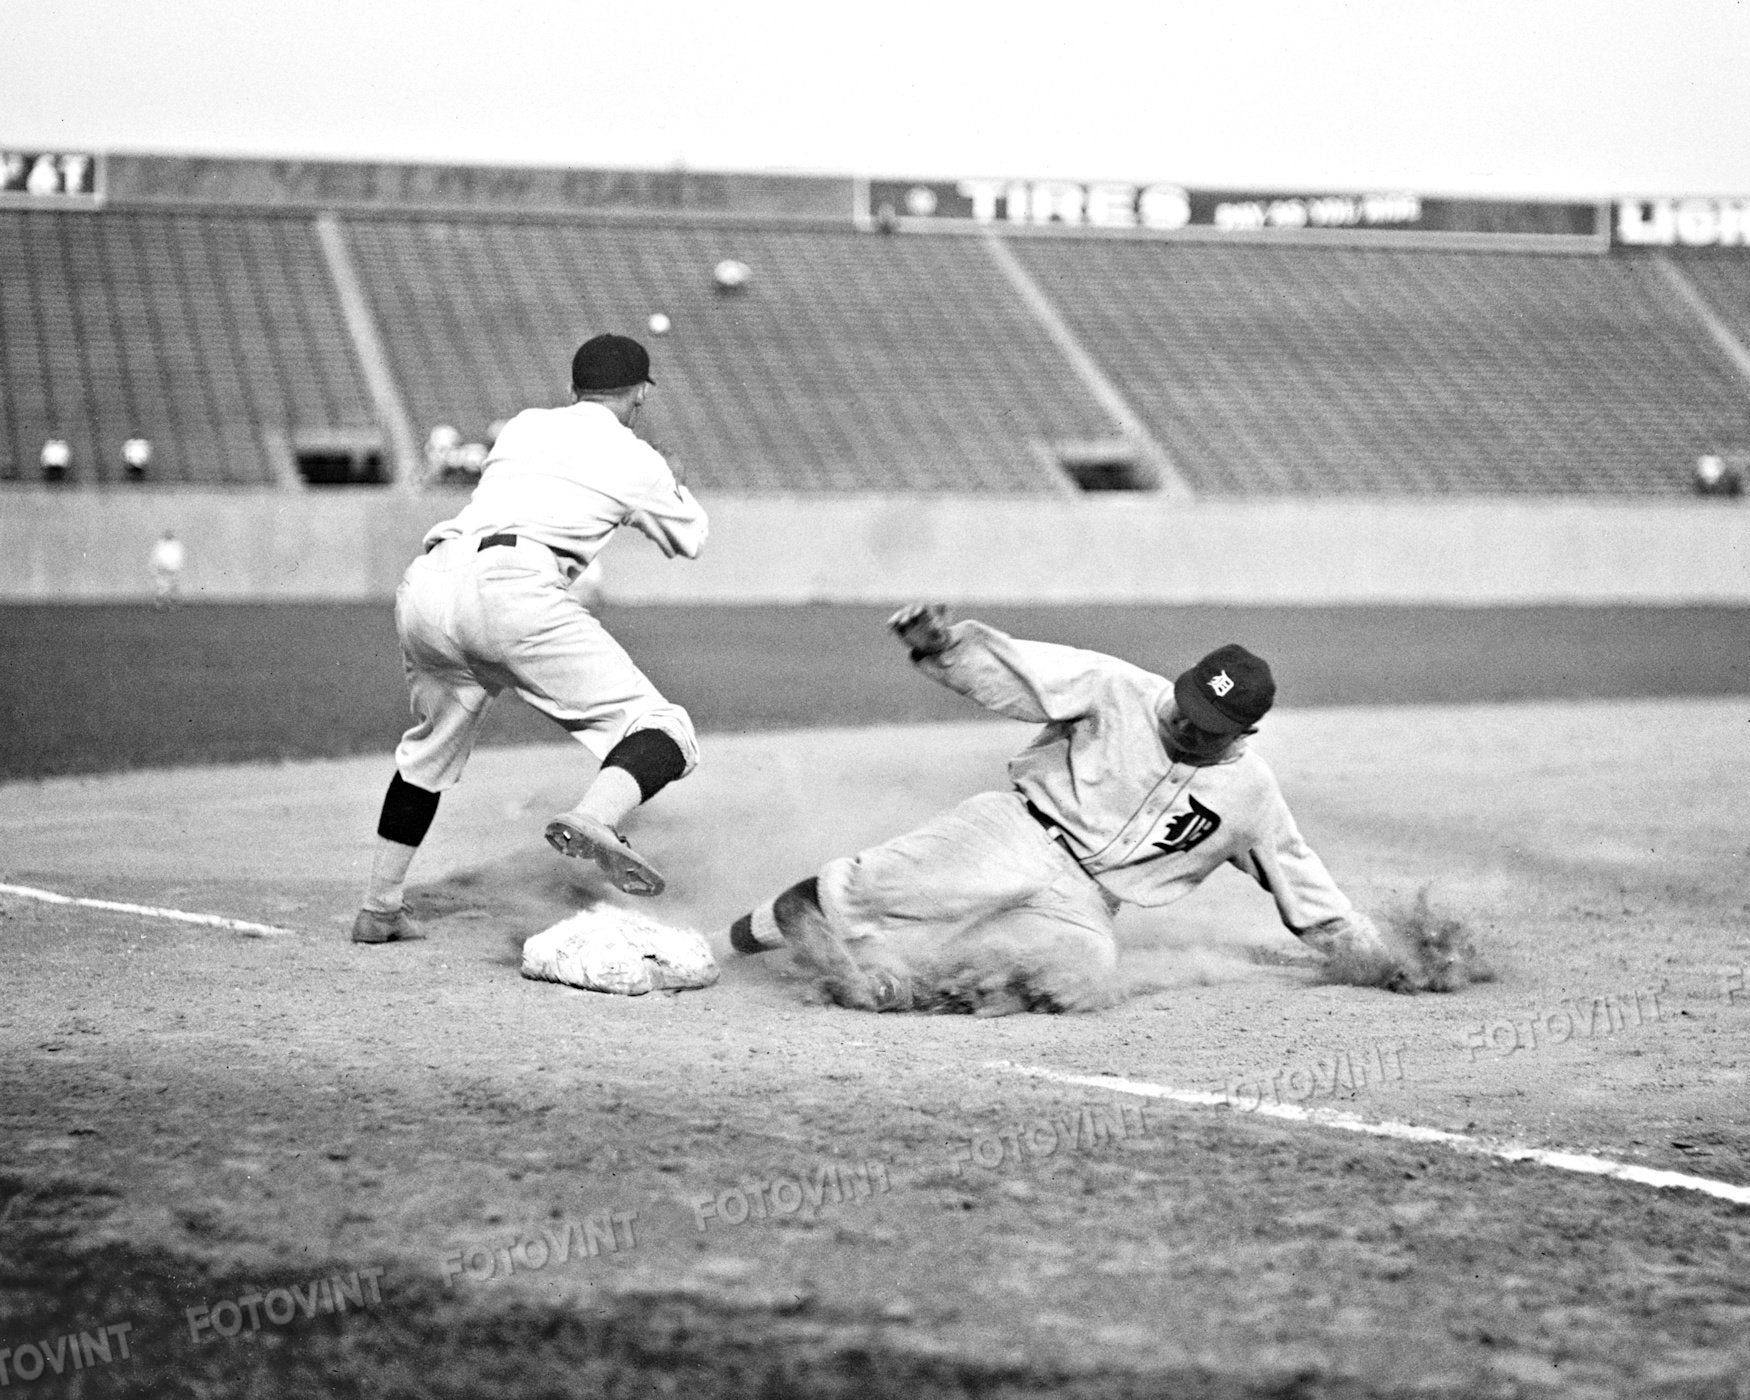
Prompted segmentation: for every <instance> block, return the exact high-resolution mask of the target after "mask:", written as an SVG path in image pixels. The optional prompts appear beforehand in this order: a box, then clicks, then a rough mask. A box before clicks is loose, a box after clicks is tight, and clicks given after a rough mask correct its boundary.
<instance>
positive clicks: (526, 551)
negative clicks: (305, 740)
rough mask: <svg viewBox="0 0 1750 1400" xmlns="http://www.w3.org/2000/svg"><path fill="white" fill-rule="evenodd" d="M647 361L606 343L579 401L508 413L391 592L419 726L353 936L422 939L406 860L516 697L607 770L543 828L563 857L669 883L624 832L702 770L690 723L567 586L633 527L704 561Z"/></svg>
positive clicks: (635, 879)
mask: <svg viewBox="0 0 1750 1400" xmlns="http://www.w3.org/2000/svg"><path fill="white" fill-rule="evenodd" d="M652 382H653V381H652V380H651V378H650V357H649V355H648V354H647V353H646V352H645V349H644V347H643V346H642V345H640V344H639V343H638V342H637V341H635V340H631V339H629V338H627V337H626V336H619V335H598V336H596V337H594V338H593V339H591V340H588V341H585V342H584V344H583V345H582V346H580V347H579V348H578V350H577V353H576V355H574V356H573V357H572V361H571V387H572V403H571V404H570V406H569V407H566V408H531V409H527V410H525V411H524V412H522V413H519V414H517V416H516V417H515V418H513V419H511V420H510V422H509V423H508V424H506V425H505V428H504V430H503V432H502V433H500V434H499V437H498V440H497V441H496V442H495V443H494V444H493V448H492V454H491V456H490V457H489V458H488V460H487V463H486V467H485V469H484V471H483V472H482V473H481V476H480V484H479V485H478V486H477V487H476V488H475V489H474V493H473V495H472V496H471V498H470V499H469V501H468V504H467V506H466V507H464V509H463V510H462V513H461V514H460V515H458V516H456V517H455V518H454V519H453V520H446V521H444V523H443V524H441V525H437V526H434V527H433V528H432V530H431V532H430V533H429V534H427V535H426V537H425V552H424V553H423V554H422V555H421V556H420V557H419V558H418V559H415V560H414V561H413V563H412V564H411V565H410V566H409V567H408V569H407V573H406V575H405V576H404V577H403V579H402V582H401V587H400V589H399V591H398V592H397V594H396V598H395V628H396V632H397V633H398V634H399V636H400V639H401V653H402V659H403V662H404V664H405V667H406V672H407V686H408V690H409V692H410V694H411V700H412V709H413V715H414V721H415V722H414V725H413V727H412V728H411V729H409V730H408V731H407V732H406V734H404V735H403V736H402V738H401V743H400V745H399V747H397V748H396V750H395V776H394V777H393V778H391V779H390V781H389V791H388V793H387V794H386V795H385V797H384V799H383V810H382V816H381V819H380V820H379V822H378V825H377V849H376V855H375V858H374V860H373V862H372V867H371V880H370V886H369V888H368V890H367V891H366V894H365V899H364V907H363V908H361V909H360V910H359V913H358V917H357V918H356V919H355V920H354V922H353V929H352V936H353V940H354V941H355V942H358V943H387V942H390V941H391V940H393V939H397V938H405V937H408V936H410V935H411V934H413V933H414V932H415V929H414V925H413V923H412V921H411V920H410V919H409V918H408V916H407V913H406V911H405V909H404V908H403V907H402V895H403V890H404V888H405V884H406V879H407V870H408V867H409V866H410V865H411V864H412V861H413V856H414V853H415V852H416V851H417V850H418V848H419V844H420V842H421V841H423V840H424V839H425V834H426V832H427V831H428V830H429V829H430V827H431V822H432V818H433V817H434V816H435V815H436V814H437V807H438V798H439V796H440V795H441V794H442V793H443V792H444V790H445V789H447V788H450V787H453V786H454V785H455V784H456V783H457V782H458V781H459V780H460V779H461V776H462V770H463V768H464V767H465V766H466V765H467V762H468V755H469V754H470V753H471V752H472V750H473V747H474V739H475V736H476V735H477V734H478V733H479V731H480V724H481V721H482V720H483V719H484V718H485V715H486V708H487V705H488V703H489V702H490V701H491V699H492V697H493V696H494V695H497V694H498V693H499V692H500V691H502V690H505V689H510V690H514V691H515V692H516V693H517V694H518V695H520V696H521V697H522V698H523V699H524V700H526V701H527V702H528V703H529V704H530V705H533V706H534V707H535V708H536V709H537V710H539V711H541V712H542V713H543V714H545V715H548V716H550V717H551V718H552V719H554V720H556V721H557V722H558V723H559V725H560V726H561V727H562V728H564V729H566V730H567V731H569V732H570V733H571V734H572V735H573V736H574V737H575V738H576V739H577V740H578V741H579V742H580V743H582V744H583V746H584V747H585V748H586V749H588V750H589V751H590V752H591V753H592V754H594V755H595V757H596V758H598V759H599V760H600V761H601V769H600V771H599V772H598V773H597V775H596V777H595V779H594V781H593V782H592V783H591V784H590V785H589V788H588V790H587V791H586V792H585V793H584V795H583V798H582V800H581V801H580V802H579V803H578V804H577V806H576V808H575V809H573V810H572V811H569V812H566V813H563V814H562V815H560V816H557V817H555V818H554V819H553V820H552V821H551V822H549V823H548V825H547V832H546V834H547V840H548V841H549V842H550V843H551V844H552V845H553V847H554V848H555V849H556V850H558V851H560V852H561V853H562V854H564V855H568V856H589V857H592V858H593V859H594V860H595V861H596V863H597V864H598V865H600V866H601V868H602V870H603V871H604V872H605V873H606V874H607V876H608V878H609V879H610V880H612V881H613V882H614V884H615V885H617V886H618V887H619V888H620V889H622V890H624V891H626V892H627V893H628V894H639V895H654V894H660V893H661V892H662V888H663V879H662V876H661V875H659V874H658V873H657V872H656V871H655V870H654V869H653V868H652V867H651V866H650V864H649V862H647V861H646V860H644V858H643V857H641V856H640V855H639V854H638V853H637V852H636V851H634V850H633V849H632V848H631V847H630V846H629V845H627V844H626V842H625V840H624V838H622V837H621V835H620V833H619V827H620V826H621V824H622V823H623V822H624V821H625V819H626V817H627V816H628V815H629V814H630V813H631V812H632V810H633V809H634V808H636V807H637V806H638V805H639V804H640V803H643V802H648V801H649V800H650V799H651V798H652V797H654V796H655V795H656V793H657V792H659V791H660V790H661V789H662V788H663V787H665V786H666V785H667V784H669V783H671V782H673V781H674V780H675V779H676V778H680V777H684V776H685V775H686V774H687V773H689V772H691V771H692V769H693V767H694V765H695V764H696V763H697V762H698V754H699V751H698V741H697V739H696V738H695V737H694V734H693V725H692V721H691V720H690V719H689V718H688V717H687V712H686V711H685V710H683V709H682V708H681V707H680V706H679V705H675V704H671V703H670V702H669V701H668V700H666V699H665V698H664V697H663V696H662V694H661V693H660V692H659V691H658V690H657V689H656V687H655V686H654V685H652V684H651V683H650V681H649V680H648V679H647V678H646V677H645V675H644V673H643V672H642V671H640V670H639V669H638V667H637V666H635V665H634V664H633V662H632V659H631V657H629V656H627V655H626V653H625V651H624V650H623V649H622V648H621V647H620V644H619V643H618V642H616V641H615V640H614V639H613V638H612V637H611V636H609V635H608V633H607V631H606V630H605V629H604V628H603V627H602V625H601V624H600V623H599V622H597V621H596V620H595V618H594V617H592V616H591V615H590V613H589V611H588V609H586V608H585V607H584V606H583V604H582V603H581V602H580V601H579V600H578V599H577V597H576V596H574V594H573V593H571V592H570V591H568V590H569V588H570V585H571V584H572V583H573V582H574V581H575V580H576V579H577V577H578V576H579V575H580V574H581V573H582V572H583V571H584V570H585V569H586V568H587V567H588V566H589V564H590V563H591V561H592V560H594V558H595V556H596V554H597V553H598V552H599V551H600V550H601V549H602V547H603V546H604V545H605V544H606V543H607V541H608V537H609V536H610V535H612V534H613V532H614V531H615V530H616V529H617V528H619V527H620V526H622V525H630V526H632V527H633V528H634V529H637V530H640V531H642V532H643V533H644V534H646V535H648V536H649V537H650V538H651V539H652V540H653V541H655V543H656V546H657V548H659V549H660V550H662V552H663V553H664V554H665V555H667V556H669V557H670V558H672V557H674V556H675V555H676V554H681V555H685V556H686V557H687V558H689V559H693V558H696V557H697V556H698V553H699V550H700V549H701V548H702V547H703V545H704V543H705V533H706V521H705V512H704V511H703V509H701V508H700V506H699V503H698V502H697V501H696V500H694V499H693V497H692V495H691V493H690V492H688V490H687V488H686V487H685V486H684V485H682V484H681V482H680V481H679V480H678V479H677V477H676V476H675V474H674V472H673V471H672V470H671V469H670V467H669V465H668V463H667V462H666V461H664V460H663V457H662V454H661V453H659V452H658V451H657V450H656V449H655V448H653V447H651V446H650V445H649V444H648V443H646V442H643V441H642V440H640V439H639V438H638V437H636V436H635V435H634V434H633V432H632V424H633V422H634V421H635V420H636V419H637V416H638V409H639V406H640V405H641V404H642V403H643V402H644V397H645V395H646V394H647V393H648V392H649V389H650V385H651V384H652Z"/></svg>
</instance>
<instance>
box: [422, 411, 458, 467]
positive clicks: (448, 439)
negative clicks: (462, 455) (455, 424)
mask: <svg viewBox="0 0 1750 1400" xmlns="http://www.w3.org/2000/svg"><path fill="white" fill-rule="evenodd" d="M461 445H462V435H461V434H460V433H459V432H457V431H456V430H455V429H454V428H452V427H451V426H450V425H449V424H448V423H439V424H438V425H437V426H436V427H435V428H433V429H432V430H431V435H430V436H429V437H427V438H426V440H425V475H426V479H427V480H428V481H442V480H443V479H444V473H445V472H446V471H448V470H449V469H450V468H451V467H452V466H454V465H455V461H456V449H457V448H458V447H460V446H461Z"/></svg>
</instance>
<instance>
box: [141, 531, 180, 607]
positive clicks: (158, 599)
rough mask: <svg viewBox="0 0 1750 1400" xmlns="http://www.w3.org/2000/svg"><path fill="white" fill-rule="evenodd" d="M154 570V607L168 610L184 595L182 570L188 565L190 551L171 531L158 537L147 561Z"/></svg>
mask: <svg viewBox="0 0 1750 1400" xmlns="http://www.w3.org/2000/svg"><path fill="white" fill-rule="evenodd" d="M147 562H148V563H149V565H150V566H151V569H152V606H153V607H158V608H167V607H169V606H171V604H173V603H175V602H176V601H177V599H178V598H179V597H180V596H181V593H182V569H183V566H184V565H185V564H187V563H188V551H187V549H185V548H184V547H183V543H182V541H181V540H179V539H177V538H176V536H175V535H174V534H173V533H171V532H170V531H169V530H166V531H165V532H164V533H163V534H162V535H160V536H158V543H156V544H155V545H153V546H152V553H151V556H150V558H149V559H148V561H147Z"/></svg>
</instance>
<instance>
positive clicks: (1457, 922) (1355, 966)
mask: <svg viewBox="0 0 1750 1400" xmlns="http://www.w3.org/2000/svg"><path fill="white" fill-rule="evenodd" d="M1428 888H1429V887H1428V886H1426V885H1424V886H1423V887H1422V888H1421V889H1420V890H1418V891H1417V892H1416V897H1415V898H1414V899H1413V900H1410V901H1408V902H1404V903H1399V904H1395V905H1390V906H1387V907H1386V908H1385V909H1383V910H1381V911H1380V914H1379V917H1378V920H1377V922H1378V924H1379V926H1380V932H1381V934H1383V935H1384V938H1385V943H1386V947H1387V949H1388V950H1389V953H1390V956H1389V957H1388V958H1381V957H1379V956H1378V955H1377V954H1376V953H1373V952H1369V951H1366V950H1362V949H1358V948H1354V947H1349V946H1344V947H1339V948H1338V949H1337V950H1336V951H1335V952H1334V953H1333V954H1332V955H1331V957H1330V958H1329V959H1328V960H1327V961H1326V963H1325V965H1324V967H1323V968H1322V969H1321V970H1320V975H1319V980H1320V981H1321V982H1328V983H1332V982H1334V983H1343V984H1346V985H1349V986H1355V987H1379V988H1382V989H1384V990H1385V991H1388V992H1399V993H1402V994H1406V995H1413V994H1415V993H1417V992H1456V991H1460V990H1462V989H1463V988H1465V987H1468V986H1469V985H1470V984H1471V983H1472V982H1492V981H1494V979H1495V971H1494V968H1493V967H1492V966H1490V964H1489V962H1488V960H1487V959H1486V958H1485V957H1484V956H1483V955H1482V953H1481V951H1479V949H1478V948H1477V946H1476V940H1475V938H1474V936H1473V934H1472V932H1471V929H1470V927H1469V925H1467V924H1466V923H1465V922H1464V920H1463V919H1461V918H1458V917H1456V916H1454V915H1450V914H1445V913H1442V912H1440V911H1439V910H1437V909H1435V908H1434V906H1433V903H1432V901H1431V900H1430V898H1429V895H1428Z"/></svg>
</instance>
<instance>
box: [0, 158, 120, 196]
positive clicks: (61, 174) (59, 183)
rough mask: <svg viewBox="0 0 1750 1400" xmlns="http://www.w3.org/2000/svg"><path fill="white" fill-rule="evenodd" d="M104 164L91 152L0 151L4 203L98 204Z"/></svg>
mask: <svg viewBox="0 0 1750 1400" xmlns="http://www.w3.org/2000/svg"><path fill="white" fill-rule="evenodd" d="M101 173H102V161H101V160H100V159H99V157H97V156H96V155H93V154H92V153H91V152H89V151H5V150H0V203H6V204H36V203H49V202H53V203H56V204H66V203H82V204H95V203H96V202H97V201H98V199H99V198H101V196H102V193H103V188H102V180H101V178H100V176H101Z"/></svg>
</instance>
